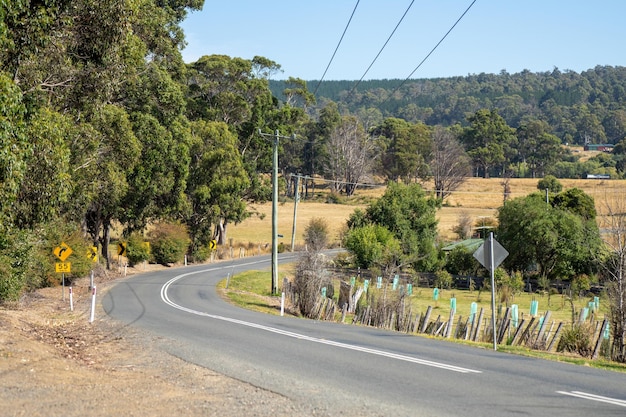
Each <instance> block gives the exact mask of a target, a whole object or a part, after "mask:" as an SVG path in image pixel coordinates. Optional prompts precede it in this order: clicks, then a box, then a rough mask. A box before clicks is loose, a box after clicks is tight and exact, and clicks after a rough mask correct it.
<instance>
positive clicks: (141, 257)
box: [126, 233, 150, 266]
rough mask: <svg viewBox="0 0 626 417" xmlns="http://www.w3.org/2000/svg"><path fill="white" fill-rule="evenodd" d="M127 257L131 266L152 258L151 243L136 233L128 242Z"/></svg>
mask: <svg viewBox="0 0 626 417" xmlns="http://www.w3.org/2000/svg"><path fill="white" fill-rule="evenodd" d="M126 257H127V258H128V263H129V265H130V266H133V265H137V264H140V263H142V262H145V261H148V260H149V259H150V244H149V243H148V242H146V241H145V239H144V238H143V236H142V235H140V234H138V233H134V234H132V235H131V236H130V238H129V239H128V241H127V242H126Z"/></svg>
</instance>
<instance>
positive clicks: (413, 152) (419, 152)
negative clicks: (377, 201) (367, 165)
mask: <svg viewBox="0 0 626 417" xmlns="http://www.w3.org/2000/svg"><path fill="white" fill-rule="evenodd" d="M371 135H372V136H374V137H375V138H376V143H377V145H378V147H379V149H380V154H381V156H380V171H381V173H382V174H383V175H384V176H385V177H386V178H387V179H389V180H391V181H398V180H402V181H404V182H407V183H409V182H414V181H416V180H417V179H426V178H428V174H429V172H428V165H427V163H426V161H427V160H428V159H430V153H431V151H432V142H431V136H430V135H431V131H430V128H429V127H428V126H426V125H425V124H423V123H409V122H407V121H405V120H402V119H396V118H387V119H385V120H384V121H383V123H382V124H380V125H379V126H377V127H375V128H373V129H372V131H371Z"/></svg>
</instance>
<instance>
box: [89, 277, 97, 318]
mask: <svg viewBox="0 0 626 417" xmlns="http://www.w3.org/2000/svg"><path fill="white" fill-rule="evenodd" d="M91 294H92V295H91V315H90V316H89V323H93V319H94V316H95V314H96V286H95V285H94V286H93V290H92V293H91Z"/></svg>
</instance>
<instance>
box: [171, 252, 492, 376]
mask: <svg viewBox="0 0 626 417" xmlns="http://www.w3.org/2000/svg"><path fill="white" fill-rule="evenodd" d="M260 262H261V261H256V262H249V263H245V264H240V265H237V266H246V265H253V264H255V263H260ZM222 268H223V267H214V268H209V269H203V270H201V271H195V272H188V273H185V274H181V275H178V276H175V277H174V278H172V279H170V280H169V281H167V282H166V283H165V284H164V285H163V287H161V299H162V300H163V302H164V303H165V304H167V305H169V306H171V307H173V308H175V309H177V310H181V311H184V312H186V313H190V314H195V315H197V316H204V317H209V318H212V319H215V320H222V321H227V322H230V323H235V324H239V325H242V326H248V327H253V328H256V329H260V330H265V331H268V332H272V333H276V334H281V335H283V336H288V337H292V338H294V339H301V340H306V341H309V342H314V343H320V344H324V345H329V346H335V347H339V348H342V349H350V350H355V351H359V352H364V353H370V354H372V355H378V356H384V357H388V358H392V359H398V360H402V361H406V362H412V363H416V364H420V365H425V366H431V367H435V368H440V369H445V370H448V371H454V372H460V373H476V374H480V373H482V371H478V370H475V369H469V368H462V367H460V366H454V365H448V364H445V363H440V362H434V361H429V360H425V359H418V358H414V357H412V356H406V355H400V354H397V353H391V352H385V351H382V350H377V349H371V348H366V347H362V346H357V345H350V344H347V343H341V342H334V341H332V340H326V339H319V338H316V337H311V336H307V335H304V334H300V333H294V332H290V331H286V330H281V329H277V328H275V327H269V326H264V325H261V324H256V323H252V322H247V321H243V320H238V319H234V318H229V317H224V316H218V315H214V314H209V313H204V312H202V311H197V310H193V309H190V308H187V307H184V306H181V305H179V304H176V303H175V302H173V301H172V300H170V298H169V296H168V294H167V291H168V289H169V287H170V286H171V285H172V284H174V283H175V282H176V281H178V280H180V279H182V278H185V277H187V276H190V275H195V274H201V273H205V272H211V271H216V270H218V269H222Z"/></svg>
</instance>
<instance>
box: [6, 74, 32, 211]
mask: <svg viewBox="0 0 626 417" xmlns="http://www.w3.org/2000/svg"><path fill="white" fill-rule="evenodd" d="M25 111H26V108H25V106H24V103H23V100H22V94H21V92H20V90H19V88H18V87H17V86H16V85H15V84H13V82H12V81H11V80H10V79H9V78H8V77H7V76H6V75H4V74H2V73H0V221H2V222H6V221H7V219H10V218H11V217H12V216H13V215H14V213H13V210H12V209H11V206H12V204H13V202H15V200H16V198H17V194H18V191H19V187H20V184H21V180H22V178H23V176H24V174H25V171H26V159H27V158H28V156H29V155H30V154H31V150H30V145H29V141H28V136H27V135H26V129H25V128H26V125H25V123H24V114H25Z"/></svg>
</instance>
